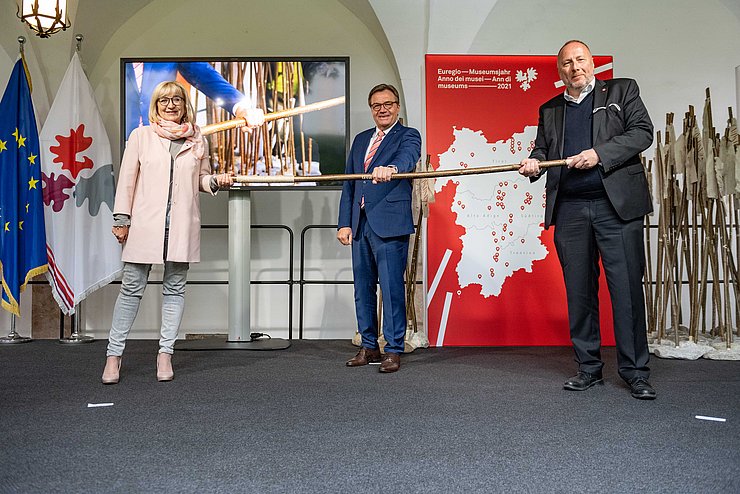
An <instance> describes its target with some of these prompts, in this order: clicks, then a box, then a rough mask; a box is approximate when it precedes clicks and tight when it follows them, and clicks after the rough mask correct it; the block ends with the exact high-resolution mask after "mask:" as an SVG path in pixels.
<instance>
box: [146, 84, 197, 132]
mask: <svg viewBox="0 0 740 494" xmlns="http://www.w3.org/2000/svg"><path fill="white" fill-rule="evenodd" d="M178 93H179V94H178ZM163 96H181V97H182V98H183V100H184V101H183V104H184V105H185V108H184V109H185V113H184V114H183V116H182V121H181V122H180V123H185V122H192V123H195V110H194V109H193V104H192V103H191V102H190V96H189V95H188V91H187V89H185V86H183V85H182V84H180V83H179V82H177V81H164V82H160V83H159V84H157V87H155V88H154V92H152V100H151V101H150V102H149V123H153V122H156V121H157V119H158V118H159V112H158V111H157V109H158V108H157V100H159V98H161V97H163Z"/></svg>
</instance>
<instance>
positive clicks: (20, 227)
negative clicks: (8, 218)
mask: <svg viewBox="0 0 740 494" xmlns="http://www.w3.org/2000/svg"><path fill="white" fill-rule="evenodd" d="M18 229H19V230H23V221H22V220H21V221H19V222H18Z"/></svg>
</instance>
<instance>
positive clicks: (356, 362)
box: [347, 347, 380, 367]
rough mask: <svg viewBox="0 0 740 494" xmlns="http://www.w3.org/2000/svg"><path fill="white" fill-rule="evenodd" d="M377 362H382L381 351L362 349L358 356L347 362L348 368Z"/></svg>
mask: <svg viewBox="0 0 740 494" xmlns="http://www.w3.org/2000/svg"><path fill="white" fill-rule="evenodd" d="M377 362H380V350H371V349H369V348H365V347H361V348H360V351H359V352H357V355H355V356H354V357H352V358H351V359H349V360H348V361H347V367H359V366H360V365H367V364H370V363H377Z"/></svg>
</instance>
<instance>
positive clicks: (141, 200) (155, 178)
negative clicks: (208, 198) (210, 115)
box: [113, 126, 213, 264]
mask: <svg viewBox="0 0 740 494" xmlns="http://www.w3.org/2000/svg"><path fill="white" fill-rule="evenodd" d="M191 148H192V145H191V144H190V143H188V142H187V141H186V142H185V143H184V144H183V146H182V149H181V150H180V152H179V153H178V155H177V157H176V158H175V166H174V172H173V184H172V206H171V209H170V236H169V241H168V246H167V260H168V261H177V262H198V261H200V197H199V194H198V190H202V191H204V192H211V188H210V179H211V174H210V172H211V165H210V161H209V160H208V157H204V158H202V159H198V158H196V157H195V156H194V154H193V151H192V149H191ZM206 149H208V147H207V145H206ZM169 181H170V141H169V140H168V139H164V138H162V137H159V136H158V135H157V134H156V133H155V132H154V130H153V129H152V128H151V127H149V126H146V127H139V128H137V129H135V130H134V131H133V132H132V133H131V135H130V136H129V140H128V143H127V144H126V150H125V151H124V153H123V159H122V160H121V170H120V172H119V175H118V186H117V187H116V203H115V206H114V208H113V212H114V213H125V214H128V215H130V216H131V227H130V228H129V233H128V239H127V241H126V243H125V244H124V246H123V254H122V256H121V259H122V260H123V261H125V262H134V263H143V264H164V259H163V256H162V253H163V251H164V226H165V215H166V214H167V195H168V192H169ZM211 193H212V192H211ZM212 194H213V193H212Z"/></svg>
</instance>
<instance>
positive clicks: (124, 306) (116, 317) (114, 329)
mask: <svg viewBox="0 0 740 494" xmlns="http://www.w3.org/2000/svg"><path fill="white" fill-rule="evenodd" d="M189 267H190V265H189V264H188V263H186V262H169V261H167V262H165V263H164V278H163V280H162V327H161V329H160V338H159V353H169V354H172V353H173V352H174V346H175V340H176V339H177V332H178V330H179V329H180V322H181V321H182V314H183V311H184V309H185V283H186V281H187V274H188V268H189ZM151 269H152V265H151V264H136V263H132V262H126V263H124V265H123V279H122V280H121V292H120V293H119V294H118V299H116V305H115V308H114V309H113V322H112V323H111V328H110V336H109V337H108V351H107V354H106V355H108V356H109V357H110V356H116V357H120V356H121V355H123V349H124V348H125V346H126V338H127V337H128V333H129V331H130V330H131V326H132V325H133V324H134V320H135V319H136V314H137V312H139V304H140V303H141V297H142V295H143V294H144V289H145V288H146V282H147V279H148V278H149V272H150V271H151Z"/></svg>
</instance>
